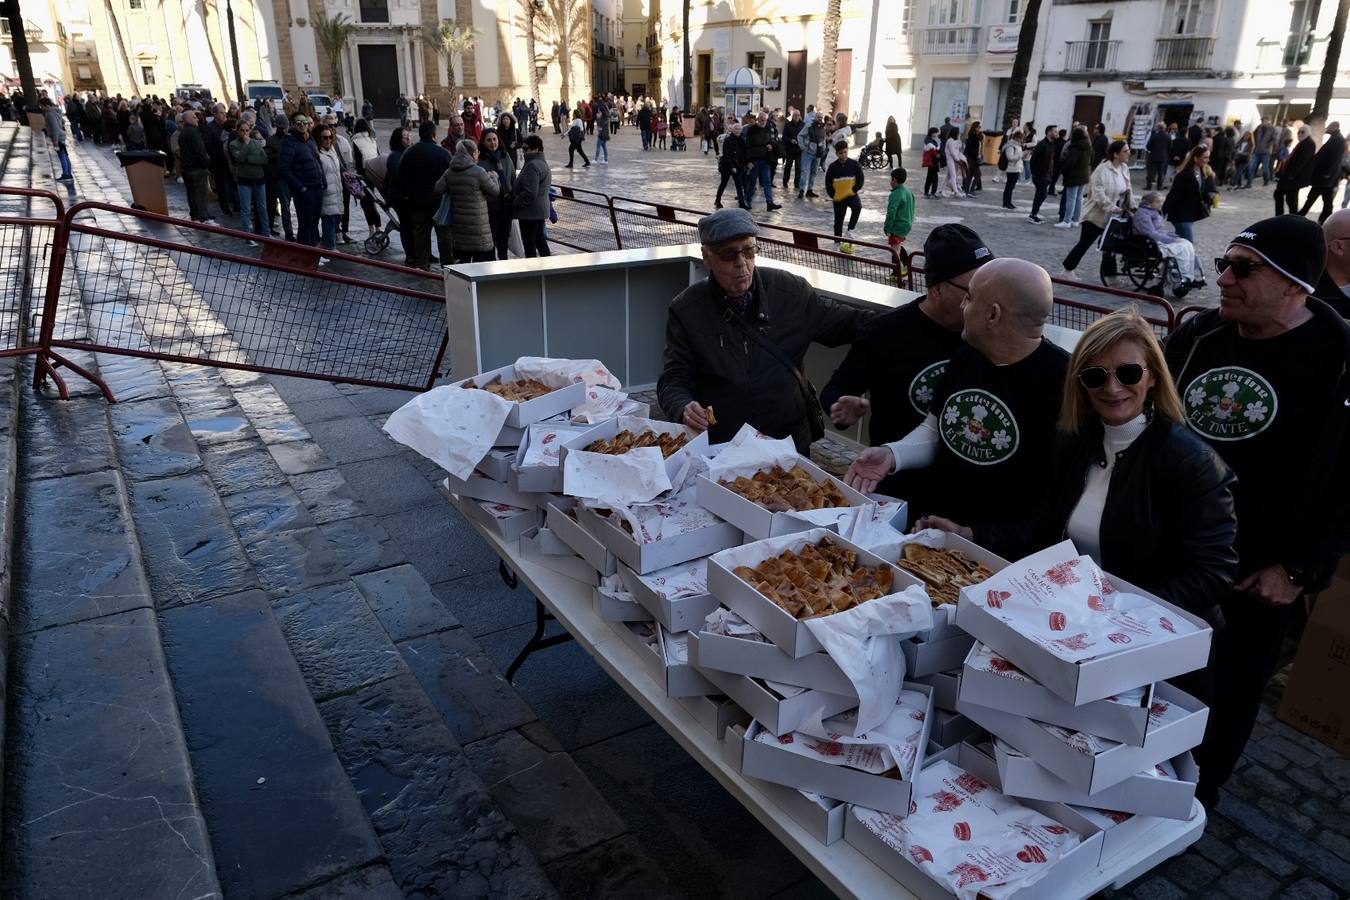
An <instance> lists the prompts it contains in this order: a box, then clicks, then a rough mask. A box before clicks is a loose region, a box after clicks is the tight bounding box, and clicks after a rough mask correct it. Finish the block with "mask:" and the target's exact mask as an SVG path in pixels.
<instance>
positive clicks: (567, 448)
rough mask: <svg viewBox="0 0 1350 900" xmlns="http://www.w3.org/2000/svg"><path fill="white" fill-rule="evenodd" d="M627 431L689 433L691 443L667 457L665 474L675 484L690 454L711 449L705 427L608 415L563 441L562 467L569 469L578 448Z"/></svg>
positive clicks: (703, 453) (562, 468)
mask: <svg viewBox="0 0 1350 900" xmlns="http://www.w3.org/2000/svg"><path fill="white" fill-rule="evenodd" d="M625 431H633V432H637V433H639V434H641V433H643V432H646V431H655V432H657V433H659V434H675V435H680V434H687V435H689V443H687V444H685V445H684V446H683V447H681V448H680V449H678V450H676V451H675V452H674V453H672V454H670V456H667V457H666V458H665V463H666V477H668V478H669V479H670V482H671V484H672V485H675V479H676V478H678V477H679V474H680V470H681V469H683V468H684V466H685V463H686V462H688V460H689V458H690V457H692V456H704V455H706V454H707V452H708V432H706V431H700V432H695V431H694V430H693V429H692V428H689V427H687V426H685V425H681V424H679V423H677V422H657V421H655V420H654V419H639V418H637V417H635V416H619V417H618V418H615V419H606V420H605V421H603V422H601V423H600V424H598V425H596V426H595V427H594V428H591V429H589V430H587V431H583V432H582V433H581V434H578V435H574V436H573V437H571V438H570V439H568V440H566V441H564V442H563V445H562V457H561V460H560V469H559V471H563V470H565V469H566V467H567V457H568V455H570V454H572V453H576V452H579V451H580V452H585V450H586V448H587V447H589V446H590V445H591V444H593V443H595V442H596V441H600V440H608V439H610V438H612V437H615V436H616V435H619V434H622V433H623V432H625Z"/></svg>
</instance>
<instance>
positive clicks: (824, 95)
mask: <svg viewBox="0 0 1350 900" xmlns="http://www.w3.org/2000/svg"><path fill="white" fill-rule="evenodd" d="M839 6H840V0H827V2H826V4H825V49H824V50H822V51H821V53H820V90H819V91H818V92H817V94H816V109H818V110H820V111H821V112H831V113H832V112H834V111H835V110H834V100H835V96H834V78H835V74H836V72H835V67H836V62H835V59H836V58H837V57H838V55H839V28H840V24H841V13H840V9H839ZM844 112H848V110H844Z"/></svg>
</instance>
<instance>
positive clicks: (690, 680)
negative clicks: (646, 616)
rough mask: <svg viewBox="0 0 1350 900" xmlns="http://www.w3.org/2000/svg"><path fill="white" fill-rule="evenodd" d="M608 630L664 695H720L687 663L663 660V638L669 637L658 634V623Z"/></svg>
mask: <svg viewBox="0 0 1350 900" xmlns="http://www.w3.org/2000/svg"><path fill="white" fill-rule="evenodd" d="M609 627H610V628H612V629H614V632H615V634H617V635H618V636H619V637H620V638H621V639H623V641H624V642H625V643H627V644H628V645H629V646H630V647H632V648H633V652H634V653H636V654H637V656H638V659H640V660H642V662H643V664H644V666H645V667H646V669H647V674H649V675H651V677H652V681H655V682H656V683H657V684H659V685H662V686H664V687H665V689H666V695H667V696H670V697H675V698H680V697H705V696H708V695H710V694H719V693H721V691H719V690H718V689H717V688H716V687H714V686H713V685H712V683H711V682H709V681H708V680H707V679H706V678H704V677H703V676H702V675H700V674H699V672H698V671H697V670H696V669H695V668H694V667H693V666H691V665H690V664H689V663H688V662H684V663H671V662H670V661H669V660H668V659H667V653H666V639H667V638H668V637H669V636H670V635H669V632H666V633H664V634H663V633H662V631H661V626H660V624H658V623H656V622H611V623H610V626H609ZM648 634H651V635H652V636H653V637H654V638H655V641H649V640H648V639H647V638H646V637H645V635H648Z"/></svg>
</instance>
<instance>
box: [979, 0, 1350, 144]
mask: <svg viewBox="0 0 1350 900" xmlns="http://www.w3.org/2000/svg"><path fill="white" fill-rule="evenodd" d="M1342 2H1344V0H1342ZM1040 21H1041V0H1027V7H1026V9H1024V10H1023V11H1022V27H1021V28H1020V29H1019V30H1018V32H1017V58H1016V59H1015V60H1014V61H1013V69H1012V76H1011V77H1010V78H1009V79H1008V100H1007V104H1006V105H1005V106H1004V108H1003V130H1004V131H1007V130H1008V129H1009V128H1011V127H1012V121H1013V119H1021V118H1022V98H1024V97H1025V96H1026V93H1027V74H1028V73H1029V72H1030V71H1031V51H1032V48H1034V47H1035V46H1036V28H1037V26H1038V25H1039V24H1040ZM1036 118H1038V119H1039V118H1040V116H1037V117H1036Z"/></svg>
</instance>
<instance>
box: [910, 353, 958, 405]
mask: <svg viewBox="0 0 1350 900" xmlns="http://www.w3.org/2000/svg"><path fill="white" fill-rule="evenodd" d="M950 361H951V360H947V359H943V360H939V361H937V362H935V363H933V364H932V365H931V366H929V367H928V368H926V369H924V370H923V371H921V372H919V374H918V375H915V376H914V380H913V381H911V382H910V383H909V402H910V403H911V404H912V405H913V406H914V410H915V411H916V412H917V413H918V414H919V415H921V416H926V415H928V405H929V404H930V403H932V402H933V390H934V389H935V388H936V387H937V383H938V382H939V381H941V380H942V376H943V375H946V374H947V363H949V362H950Z"/></svg>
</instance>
